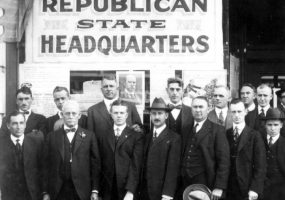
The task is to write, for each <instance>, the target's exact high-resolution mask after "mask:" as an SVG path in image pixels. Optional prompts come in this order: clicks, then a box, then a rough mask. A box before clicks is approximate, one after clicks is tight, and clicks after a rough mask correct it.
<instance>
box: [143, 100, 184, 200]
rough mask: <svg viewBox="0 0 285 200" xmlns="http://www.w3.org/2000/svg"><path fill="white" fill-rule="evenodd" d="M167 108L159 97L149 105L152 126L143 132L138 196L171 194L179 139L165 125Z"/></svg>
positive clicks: (153, 199) (156, 199)
mask: <svg viewBox="0 0 285 200" xmlns="http://www.w3.org/2000/svg"><path fill="white" fill-rule="evenodd" d="M169 111H170V109H169V108H168V106H167V105H166V104H165V102H164V100H163V99H162V98H155V99H154V101H153V103H152V106H151V107H150V116H151V121H152V124H153V128H152V131H151V133H149V134H147V136H146V142H145V148H144V166H143V178H142V184H141V186H142V189H141V198H140V199H141V200H160V199H163V200H171V199H173V198H174V194H175V190H176V185H177V177H178V171H179V164H180V163H179V161H180V149H181V140H180V136H179V135H178V134H176V133H175V132H173V131H172V130H170V129H169V128H168V127H167V126H166V120H167V118H168V114H169V113H168V112H169Z"/></svg>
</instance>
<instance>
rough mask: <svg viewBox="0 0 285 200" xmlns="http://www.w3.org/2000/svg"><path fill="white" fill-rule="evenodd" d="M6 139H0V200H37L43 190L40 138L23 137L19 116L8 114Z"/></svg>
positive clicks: (24, 123)
mask: <svg viewBox="0 0 285 200" xmlns="http://www.w3.org/2000/svg"><path fill="white" fill-rule="evenodd" d="M6 119H7V121H6V126H7V127H8V130H9V135H3V136H1V138H0V191H1V198H2V200H17V199H21V200H39V199H40V198H41V197H42V196H41V194H42V192H43V188H42V181H41V178H42V176H41V173H42V147H43V137H38V136H37V135H36V134H35V133H34V132H33V133H29V134H24V130H25V126H26V121H25V116H24V114H23V113H20V112H18V111H14V112H12V113H11V114H10V115H9V116H8V117H7V118H6Z"/></svg>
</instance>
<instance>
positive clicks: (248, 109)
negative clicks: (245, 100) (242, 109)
mask: <svg viewBox="0 0 285 200" xmlns="http://www.w3.org/2000/svg"><path fill="white" fill-rule="evenodd" d="M246 109H247V111H248V112H250V111H253V110H254V109H255V103H252V104H251V105H250V106H248V107H247V108H246Z"/></svg>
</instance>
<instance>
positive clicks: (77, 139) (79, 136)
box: [73, 126, 87, 154]
mask: <svg viewBox="0 0 285 200" xmlns="http://www.w3.org/2000/svg"><path fill="white" fill-rule="evenodd" d="M84 134H85V136H84ZM86 134H87V133H85V132H84V130H83V129H82V128H81V127H79V126H78V129H77V130H76V133H75V135H74V151H73V153H74V154H75V153H76V151H77V150H78V148H79V147H80V145H81V144H82V143H83V141H84V140H85V139H86V136H87V135H86Z"/></svg>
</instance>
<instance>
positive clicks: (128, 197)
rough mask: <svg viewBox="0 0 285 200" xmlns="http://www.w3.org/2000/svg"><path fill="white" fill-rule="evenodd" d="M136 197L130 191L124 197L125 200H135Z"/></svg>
mask: <svg viewBox="0 0 285 200" xmlns="http://www.w3.org/2000/svg"><path fill="white" fill-rule="evenodd" d="M133 198H134V195H133V193H131V192H130V191H128V192H127V193H126V195H125V197H124V200H133Z"/></svg>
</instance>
